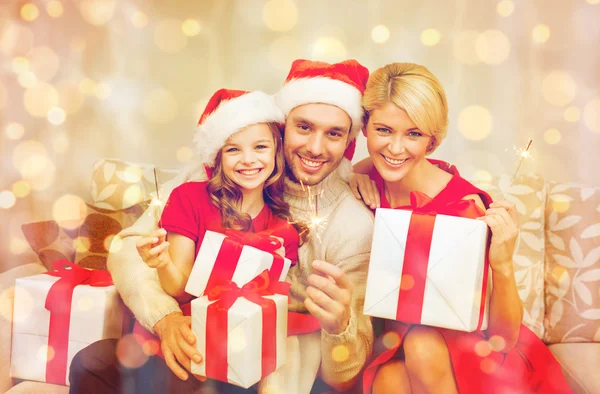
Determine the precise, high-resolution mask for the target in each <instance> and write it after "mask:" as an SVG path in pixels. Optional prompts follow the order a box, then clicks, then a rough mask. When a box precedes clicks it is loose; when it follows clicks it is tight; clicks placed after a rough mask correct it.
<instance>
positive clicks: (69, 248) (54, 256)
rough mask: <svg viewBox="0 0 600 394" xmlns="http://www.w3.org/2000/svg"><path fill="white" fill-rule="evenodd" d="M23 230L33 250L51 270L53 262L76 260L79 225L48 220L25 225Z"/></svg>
mask: <svg viewBox="0 0 600 394" xmlns="http://www.w3.org/2000/svg"><path fill="white" fill-rule="evenodd" d="M61 224H62V226H61ZM74 227H75V228H74ZM73 228H74V229H73ZM21 230H22V231H23V234H24V235H25V239H27V242H28V243H29V246H31V249H33V251H34V252H35V253H36V254H37V256H38V258H39V259H40V261H41V262H42V263H43V264H44V265H45V266H46V268H48V269H49V270H50V269H52V262H54V261H56V260H64V259H66V260H69V261H73V259H74V258H75V246H74V241H75V239H76V238H77V233H78V226H77V223H71V222H63V223H58V222H56V221H54V220H48V221H44V222H35V223H26V224H23V225H22V226H21Z"/></svg>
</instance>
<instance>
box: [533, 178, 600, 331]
mask: <svg viewBox="0 0 600 394" xmlns="http://www.w3.org/2000/svg"><path fill="white" fill-rule="evenodd" d="M545 216H546V295H545V297H546V318H545V320H544V325H545V330H546V334H545V337H544V340H545V341H546V342H548V343H561V342H600V188H592V187H586V186H581V185H575V184H558V183H549V184H548V202H547V204H546V213H545Z"/></svg>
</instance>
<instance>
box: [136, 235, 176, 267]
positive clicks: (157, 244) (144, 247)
mask: <svg viewBox="0 0 600 394" xmlns="http://www.w3.org/2000/svg"><path fill="white" fill-rule="evenodd" d="M166 237H167V231H166V230H165V229H164V228H159V229H158V230H156V231H154V232H153V233H151V234H150V235H148V236H147V237H144V238H142V239H140V240H138V241H137V242H136V244H135V246H136V248H137V251H138V253H139V255H140V256H141V257H142V260H144V262H145V263H146V264H147V265H148V267H150V268H162V267H165V266H167V265H168V264H169V263H170V262H171V256H170V255H169V243H168V242H167V241H166Z"/></svg>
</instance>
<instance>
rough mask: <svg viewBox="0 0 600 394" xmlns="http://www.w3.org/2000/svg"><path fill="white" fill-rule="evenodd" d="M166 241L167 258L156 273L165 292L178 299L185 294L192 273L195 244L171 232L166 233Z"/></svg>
mask: <svg viewBox="0 0 600 394" xmlns="http://www.w3.org/2000/svg"><path fill="white" fill-rule="evenodd" d="M168 239H169V246H168V247H167V250H166V252H168V253H167V254H168V258H167V259H166V262H165V264H161V265H160V266H158V267H157V269H156V271H157V273H158V279H159V280H160V285H161V286H162V288H163V289H164V290H165V292H167V293H168V294H169V295H171V296H172V297H180V296H182V295H184V294H185V285H186V284H187V281H188V278H189V277H190V272H192V267H193V265H194V256H195V254H196V244H195V242H194V241H192V240H191V239H190V238H188V237H186V236H184V235H181V234H177V233H172V232H169V233H168Z"/></svg>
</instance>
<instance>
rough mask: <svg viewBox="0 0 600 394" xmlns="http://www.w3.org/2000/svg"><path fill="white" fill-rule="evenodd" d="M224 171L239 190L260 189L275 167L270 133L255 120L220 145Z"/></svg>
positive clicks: (265, 126) (271, 134) (267, 127)
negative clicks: (221, 146)
mask: <svg viewBox="0 0 600 394" xmlns="http://www.w3.org/2000/svg"><path fill="white" fill-rule="evenodd" d="M221 166H222V168H223V173H224V174H225V176H226V177H227V178H229V179H230V180H231V181H232V182H233V183H235V184H236V185H238V186H239V187H240V189H241V192H242V193H244V192H248V191H252V190H255V189H257V188H261V189H262V188H263V187H264V184H265V181H266V180H267V178H269V176H270V175H271V173H272V172H273V169H274V168H275V142H274V141H273V133H272V132H271V130H270V129H269V126H268V125H267V124H265V123H258V124H254V125H251V126H248V127H246V128H243V129H242V130H240V131H238V132H237V133H235V134H233V135H232V136H231V137H230V138H229V139H228V140H227V142H225V145H224V146H223V148H221Z"/></svg>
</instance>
